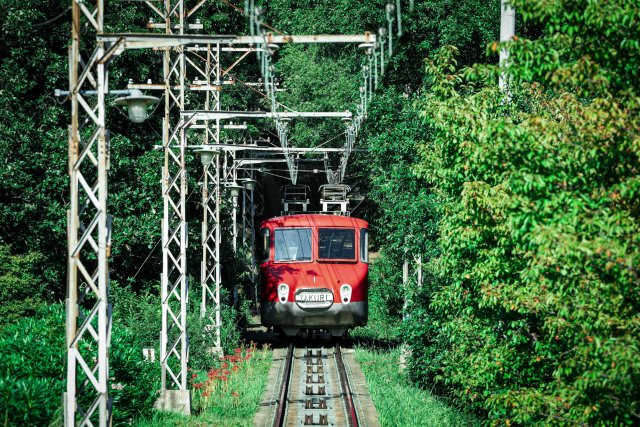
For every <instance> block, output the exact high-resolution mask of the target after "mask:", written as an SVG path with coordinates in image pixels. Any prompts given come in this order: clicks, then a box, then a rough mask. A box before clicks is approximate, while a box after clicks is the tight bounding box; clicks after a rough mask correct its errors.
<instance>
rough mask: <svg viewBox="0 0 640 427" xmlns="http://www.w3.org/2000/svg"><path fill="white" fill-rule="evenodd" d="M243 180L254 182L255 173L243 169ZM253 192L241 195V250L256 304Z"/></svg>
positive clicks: (245, 192)
mask: <svg viewBox="0 0 640 427" xmlns="http://www.w3.org/2000/svg"><path fill="white" fill-rule="evenodd" d="M243 175H244V176H243V178H245V180H251V181H255V172H254V171H253V169H243ZM253 191H254V190H247V191H244V192H243V193H242V248H243V255H244V260H245V264H246V265H247V266H248V271H247V272H246V273H247V275H248V277H247V281H248V282H249V284H250V286H251V289H252V292H253V295H251V297H252V299H253V302H254V303H257V301H258V295H257V289H258V286H257V283H256V278H257V271H256V270H257V269H256V251H255V225H254V220H255V219H254V217H255V200H254V193H253Z"/></svg>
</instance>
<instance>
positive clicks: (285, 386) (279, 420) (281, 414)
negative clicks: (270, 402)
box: [273, 344, 295, 427]
mask: <svg viewBox="0 0 640 427" xmlns="http://www.w3.org/2000/svg"><path fill="white" fill-rule="evenodd" d="M294 351H295V347H294V346H293V344H289V349H288V350H287V360H286V361H285V364H284V376H283V377H282V389H281V390H280V397H279V398H278V409H277V411H276V417H275V420H274V423H273V425H274V426H276V427H281V426H282V425H283V424H284V419H285V414H286V409H287V394H288V393H289V379H290V378H291V365H292V362H293V355H294Z"/></svg>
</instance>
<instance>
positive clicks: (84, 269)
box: [64, 0, 111, 427]
mask: <svg viewBox="0 0 640 427" xmlns="http://www.w3.org/2000/svg"><path fill="white" fill-rule="evenodd" d="M71 9H72V18H71V19H72V25H71V47H70V50H69V92H70V94H69V97H70V99H71V126H70V127H69V182H70V209H69V211H68V212H67V239H68V255H67V271H68V273H67V301H66V303H67V304H66V335H67V344H66V347H67V388H66V393H65V396H64V422H65V426H67V427H73V426H75V425H77V424H78V425H81V426H83V425H98V426H100V427H107V426H108V425H110V419H111V408H110V401H109V388H108V375H109V345H110V344H109V341H110V337H109V335H110V329H111V309H110V305H109V294H108V289H109V272H108V264H107V257H108V252H109V247H108V245H109V242H108V237H109V232H110V230H108V229H107V227H108V217H107V169H108V168H109V144H108V142H107V130H106V128H105V105H104V97H105V93H107V91H108V88H107V87H106V81H107V76H106V70H105V62H106V61H107V60H108V59H107V57H105V45H104V43H103V42H101V41H97V42H96V43H95V44H94V43H93V42H94V41H93V40H83V39H82V32H83V30H84V29H85V28H90V30H91V31H95V32H96V33H102V32H103V26H104V24H103V22H104V6H103V2H102V0H97V1H96V2H95V3H92V4H89V3H87V2H84V1H82V0H72V2H71ZM88 32H89V31H88ZM81 42H86V43H87V44H88V45H89V46H92V45H94V49H93V53H92V54H91V56H90V57H89V58H82V56H81V53H80V52H81ZM84 50H85V51H86V50H87V49H86V48H85V49H84ZM84 88H89V89H90V90H93V91H95V95H96V96H95V97H93V96H89V95H84V94H83V90H84Z"/></svg>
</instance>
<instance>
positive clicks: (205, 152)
mask: <svg viewBox="0 0 640 427" xmlns="http://www.w3.org/2000/svg"><path fill="white" fill-rule="evenodd" d="M195 153H196V154H199V155H200V162H201V163H202V166H209V165H210V164H211V162H212V161H213V156H217V155H218V154H220V149H219V148H218V147H214V146H213V145H204V146H202V148H199V149H197V150H195Z"/></svg>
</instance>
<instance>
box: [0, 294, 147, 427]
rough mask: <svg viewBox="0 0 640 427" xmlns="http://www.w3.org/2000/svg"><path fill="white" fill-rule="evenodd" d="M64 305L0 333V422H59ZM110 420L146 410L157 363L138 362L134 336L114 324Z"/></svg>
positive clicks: (119, 420)
mask: <svg viewBox="0 0 640 427" xmlns="http://www.w3.org/2000/svg"><path fill="white" fill-rule="evenodd" d="M65 366H66V352H65V335H64V309H63V307H62V306H60V305H53V306H49V307H46V308H43V309H41V310H39V311H38V312H37V315H36V316H35V317H30V318H24V319H22V320H20V321H18V322H17V323H15V324H13V325H11V326H8V327H7V328H5V329H4V330H3V331H2V333H0V422H1V423H2V424H3V425H20V426H43V425H49V424H57V423H60V422H61V420H62V392H63V390H64V389H65V387H66V385H65V382H64V378H65ZM110 368H111V370H110V374H111V377H112V378H113V379H112V381H111V384H112V390H110V396H111V397H113V402H114V408H115V409H114V411H115V412H114V424H116V425H118V424H123V423H126V422H128V420H130V419H131V418H133V417H134V416H136V415H137V414H141V413H145V412H148V411H150V409H151V407H152V404H153V399H154V397H155V390H157V389H158V388H159V384H156V381H155V380H154V378H155V377H157V375H154V374H156V372H154V371H157V366H155V365H153V364H150V363H147V362H145V361H144V360H143V357H142V349H141V348H140V347H138V346H137V345H136V337H135V334H134V333H133V332H132V331H131V330H130V329H127V328H123V327H119V326H118V325H117V324H115V325H114V328H113V332H112V342H111V351H110Z"/></svg>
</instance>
